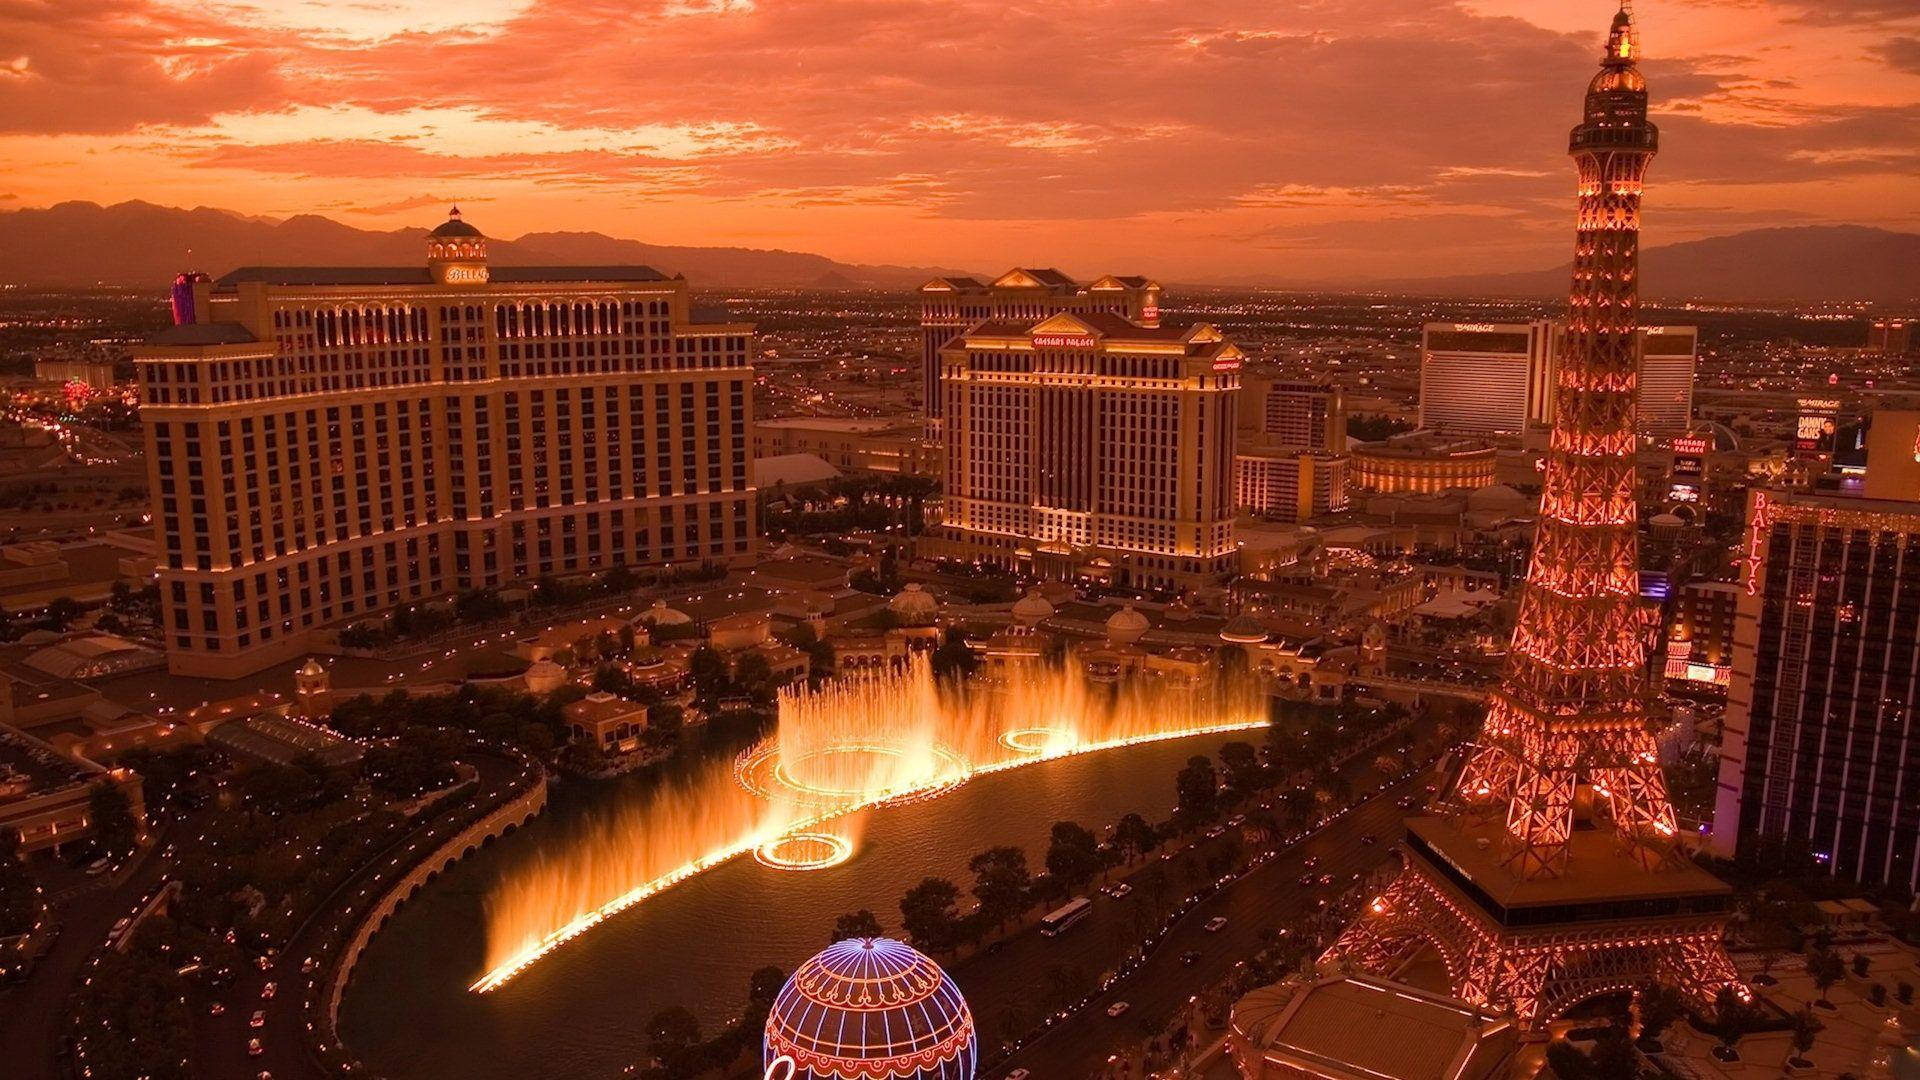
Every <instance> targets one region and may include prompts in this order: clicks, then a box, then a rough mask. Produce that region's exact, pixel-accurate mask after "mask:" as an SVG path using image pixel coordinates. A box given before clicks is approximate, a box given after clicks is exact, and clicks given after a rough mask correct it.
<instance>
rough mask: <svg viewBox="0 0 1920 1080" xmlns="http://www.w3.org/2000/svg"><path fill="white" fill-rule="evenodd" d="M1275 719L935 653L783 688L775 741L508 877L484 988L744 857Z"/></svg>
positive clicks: (1201, 695)
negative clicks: (960, 667) (973, 782)
mask: <svg viewBox="0 0 1920 1080" xmlns="http://www.w3.org/2000/svg"><path fill="white" fill-rule="evenodd" d="M1265 724H1266V716H1265V711H1264V709H1263V707H1262V705H1261V699H1260V695H1259V694H1258V692H1257V691H1256V690H1255V689H1254V688H1253V687H1252V686H1251V684H1241V683H1238V682H1236V683H1233V684H1218V685H1213V686H1209V687H1205V688H1203V689H1201V690H1199V691H1196V690H1195V689H1194V688H1192V687H1190V686H1185V685H1182V686H1178V687H1174V686H1164V685H1161V684H1160V683H1158V682H1156V681H1154V680H1152V679H1141V680H1135V681H1133V682H1130V683H1127V684H1124V685H1121V686H1110V685H1100V684H1091V683H1089V682H1088V681H1087V680H1085V679H1084V678H1082V677H1081V676H1080V674H1079V672H1078V671H1077V670H1070V669H1068V668H1065V667H1059V666H1049V665H1037V666H1035V667H1033V668H1031V669H1027V670H1022V671H1016V672H1014V673H1013V674H1011V675H1009V676H1008V677H1007V678H1005V679H1001V680H995V681H992V682H986V681H982V682H977V683H974V684H971V685H947V684H942V683H941V682H939V681H938V680H936V679H935V678H934V675H933V671H932V668H931V667H930V665H929V664H928V661H927V658H926V657H925V656H924V655H921V656H916V657H915V658H914V659H913V660H912V661H911V662H909V663H908V664H906V665H905V666H902V667H897V668H885V669H880V670H876V671H872V672H861V673H856V674H852V675H849V676H846V677H844V678H840V679H837V680H834V681H831V682H828V683H825V684H823V685H821V686H818V687H811V688H809V687H804V686H802V687H796V688H791V689H787V690H783V691H781V693H780V699H779V720H778V724H777V725H776V727H775V730H774V733H773V735H771V736H770V737H768V738H767V739H766V740H765V741H763V742H761V743H759V744H758V745H756V746H754V747H752V748H751V749H749V750H747V751H746V752H745V753H743V754H741V755H740V756H739V757H738V758H737V759H735V760H734V761H732V762H730V763H725V764H722V765H719V766H716V767H715V768H713V769H712V770H710V771H709V772H708V773H707V774H705V775H702V776H700V777H697V778H696V779H695V780H693V781H692V782H691V783H688V784H685V785H676V786H673V787H671V788H670V789H667V790H662V791H659V792H656V793H654V794H653V795H652V797H650V798H645V799H642V800H638V801H636V802H634V803H631V804H629V805H627V806H624V807H622V808H619V809H617V810H615V811H613V812H611V813H608V814H606V815H603V816H602V817H600V818H597V819H595V820H593V821H592V822H590V823H588V824H587V825H586V826H584V827H583V828H581V829H580V830H578V831H577V832H576V833H575V834H574V835H572V836H570V837H568V838H567V839H565V840H564V841H562V842H560V843H557V844H554V845H552V848H551V850H549V851H547V852H543V853H542V855H541V856H540V857H538V858H536V859H534V860H533V861H532V862H531V863H530V864H529V866H528V868H527V869H526V870H525V871H524V872H521V873H518V874H516V875H515V876H513V877H511V878H509V879H507V880H505V881H503V882H501V883H500V884H499V885H498V886H497V887H496V888H495V890H494V892H493V894H492V895H491V896H490V897H489V898H488V903H487V961H486V962H487V968H488V970H487V972H486V974H484V975H482V976H481V977H480V978H479V979H478V980H476V981H475V982H474V983H473V985H472V987H471V989H473V990H475V991H477V992H486V991H490V990H494V989H497V988H498V987H500V986H502V985H504V984H505V983H506V982H507V981H508V980H510V979H512V978H513V977H514V976H515V975H517V974H519V973H520V972H521V971H523V970H525V969H526V968H527V967H528V966H529V965H531V964H532V963H534V962H535V961H537V960H539V959H540V958H541V957H543V956H545V955H547V954H548V953H550V952H552V951H553V950H554V949H556V948H558V947H559V946H560V945H562V944H564V943H566V942H567V941H570V940H572V939H573V938H575V937H577V936H579V935H580V934H582V933H584V932H586V931H587V930H588V929H590V928H592V927H593V926H595V925H597V924H598V923H600V922H602V921H604V920H606V919H607V918H609V917H611V916H613V915H615V914H617V913H619V912H621V911H624V910H626V909H627V908H630V907H632V906H634V905H635V904H638V903H640V902H642V901H644V900H646V899H647V898H648V897H651V896H654V895H657V894H659V893H660V892H662V891H664V890H666V889H669V888H672V887H673V886H674V885H677V884H679V883H680V882H682V881H685V880H687V879H688V878H691V877H693V876H695V875H697V874H699V873H701V872H703V871H705V870H709V869H711V868H713V867H715V866H719V865H721V864H722V863H725V862H727V861H729V860H732V859H734V858H737V857H739V856H742V855H748V854H751V855H752V856H753V857H754V858H755V859H757V860H758V861H759V862H760V863H761V864H762V865H765V866H767V867H770V868H773V869H776V870H782V871H819V870H824V869H827V868H829V867H832V866H835V865H838V864H839V863H842V862H845V861H846V860H847V859H849V858H852V857H853V855H854V853H855V851H856V849H857V846H858V837H859V831H860V828H859V827H860V823H861V820H862V818H863V816H864V815H865V814H866V813H868V812H870V811H875V810H884V809H885V808H887V807H889V806H897V805H900V804H902V803H905V802H909V801H917V800H921V799H931V798H937V797H939V796H940V795H942V794H945V793H946V792H948V791H951V790H953V789H954V788H955V787H957V786H959V785H960V784H963V783H965V782H967V781H968V780H969V779H971V778H973V777H975V776H980V775H983V774H986V773H991V772H999V771H1002V770H1005V769H1012V768H1017V767H1019V766H1022V765H1030V764H1034V763H1037V762H1042V761H1052V760H1057V759H1059V758H1063V757H1067V756H1071V755H1074V754H1084V753H1091V752H1094V751H1099V750H1108V749H1113V748H1116V747H1121V746H1130V745H1135V744H1139V743H1144V742H1153V741H1158V740H1162V739H1177V738H1182V737H1185V736H1190V735H1205V734H1211V733H1218V732H1229V731H1241V730H1246V729H1250V728H1258V727H1262V726H1264V725H1265Z"/></svg>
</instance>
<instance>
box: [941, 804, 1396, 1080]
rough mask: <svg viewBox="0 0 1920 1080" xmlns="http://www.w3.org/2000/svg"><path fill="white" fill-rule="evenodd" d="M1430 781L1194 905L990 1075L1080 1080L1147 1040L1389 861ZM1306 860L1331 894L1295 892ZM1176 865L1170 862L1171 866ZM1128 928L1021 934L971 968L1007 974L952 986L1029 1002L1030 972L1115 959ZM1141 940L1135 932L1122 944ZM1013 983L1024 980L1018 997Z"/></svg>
mask: <svg viewBox="0 0 1920 1080" xmlns="http://www.w3.org/2000/svg"><path fill="white" fill-rule="evenodd" d="M1431 779H1432V774H1431V772H1430V771H1424V770H1423V771H1421V772H1417V773H1414V774H1411V775H1409V776H1408V777H1406V778H1405V779H1403V780H1402V781H1400V782H1398V783H1396V784H1393V785H1390V786H1389V787H1387V788H1386V789H1385V790H1383V791H1382V792H1381V793H1380V794H1379V795H1376V796H1374V797H1373V798H1371V799H1369V800H1367V801H1366V802H1363V803H1360V804H1359V805H1357V806H1356V807H1355V808H1353V809H1352V810H1350V811H1349V812H1347V813H1346V814H1345V815H1343V816H1341V817H1340V818H1339V819H1337V820H1335V821H1334V822H1332V823H1331V824H1329V825H1327V826H1326V827H1325V828H1323V829H1321V830H1319V831H1318V832H1316V833H1314V834H1313V835H1311V836H1309V837H1308V838H1307V839H1305V840H1302V841H1301V842H1299V843H1297V844H1295V845H1293V846H1292V847H1290V848H1288V849H1286V850H1285V851H1284V852H1283V853H1282V854H1281V855H1280V857H1278V858H1276V859H1274V860H1273V861H1272V862H1269V863H1267V864H1266V865H1265V866H1262V867H1260V868H1259V869H1257V870H1255V871H1254V872H1253V873H1251V874H1249V875H1248V876H1247V877H1246V878H1244V879H1242V880H1241V881H1239V882H1237V883H1235V884H1234V885H1232V886H1231V887H1229V888H1227V889H1225V890H1222V891H1221V892H1220V893H1219V894H1217V895H1215V896H1213V897H1211V898H1209V899H1208V900H1206V901H1205V902H1203V903H1201V904H1200V905H1198V906H1197V907H1195V908H1194V909H1193V910H1192V911H1191V912H1189V913H1188V914H1187V916H1186V917H1185V918H1183V919H1182V920H1181V922H1180V923H1179V925H1178V926H1177V927H1176V928H1175V929H1174V931H1173V933H1171V934H1170V935H1168V937H1167V938H1166V940H1165V941H1163V942H1162V943H1161V945H1160V948H1159V949H1158V950H1156V951H1155V953H1154V954H1153V956H1152V957H1151V958H1150V959H1149V960H1148V961H1147V963H1146V966H1144V967H1143V968H1141V969H1140V970H1139V971H1137V972H1135V973H1134V974H1133V975H1131V976H1130V977H1128V978H1127V979H1125V980H1123V981H1122V982H1121V983H1120V984H1119V985H1118V986H1116V987H1115V988H1114V989H1113V990H1112V991H1110V992H1109V993H1108V994H1107V995H1105V996H1104V997H1102V998H1100V999H1099V1000H1098V1001H1097V1002H1096V1003H1095V1004H1094V1005H1093V1006H1092V1007H1090V1008H1088V1009H1086V1010H1084V1011H1082V1012H1080V1013H1078V1014H1076V1015H1074V1016H1073V1017H1071V1018H1069V1019H1067V1020H1066V1021H1064V1022H1062V1023H1061V1024H1059V1025H1058V1026H1056V1027H1055V1028H1054V1029H1053V1030H1051V1031H1049V1032H1048V1033H1047V1034H1046V1035H1045V1036H1044V1037H1042V1038H1041V1039H1040V1040H1038V1041H1037V1042H1035V1043H1034V1044H1032V1045H1031V1046H1029V1047H1028V1048H1027V1049H1025V1050H1023V1051H1021V1052H1020V1053H1019V1054H1017V1055H1015V1056H1014V1058H1013V1059H1012V1060H1011V1061H1009V1062H1007V1063H1006V1064H1005V1065H1004V1066H1003V1067H1002V1068H1000V1069H998V1070H996V1071H995V1072H994V1073H993V1074H991V1075H993V1076H1002V1075H1005V1073H1006V1072H1007V1071H1008V1070H1010V1069H1014V1068H1026V1069H1029V1070H1031V1071H1032V1074H1033V1076H1035V1077H1046V1078H1048V1080H1081V1078H1083V1077H1087V1076H1089V1075H1091V1074H1092V1073H1093V1071H1094V1070H1095V1068H1096V1067H1098V1066H1099V1065H1101V1064H1102V1063H1104V1062H1105V1061H1106V1060H1107V1058H1108V1056H1109V1055H1111V1054H1113V1053H1115V1052H1117V1051H1119V1050H1120V1049H1122V1048H1125V1047H1130V1046H1133V1045H1135V1044H1138V1043H1139V1042H1141V1041H1142V1040H1143V1039H1144V1038H1146V1037H1147V1034H1148V1033H1149V1032H1157V1031H1159V1030H1161V1029H1162V1028H1164V1027H1165V1026H1166V1025H1167V1024H1168V1023H1170V1022H1171V1021H1172V1020H1173V1019H1174V1018H1175V1017H1176V1016H1177V1015H1178V1014H1179V1013H1181V1012H1182V1011H1183V1010H1185V1009H1186V1007H1187V1005H1188V1002H1189V1001H1190V1000H1191V999H1192V997H1193V996H1194V995H1195V994H1197V993H1199V992H1200V991H1202V990H1204V989H1206V988H1207V987H1210V986H1213V985H1215V984H1216V983H1219V982H1220V981H1222V980H1223V979H1225V978H1226V977H1227V976H1228V975H1229V974H1230V973H1231V971H1232V969H1233V967H1234V965H1235V964H1237V963H1239V962H1240V961H1242V960H1244V959H1246V958H1248V957H1251V956H1252V955H1254V954H1255V953H1257V952H1259V951H1260V950H1261V949H1262V948H1264V947H1265V942H1264V941H1263V940H1262V934H1263V932H1265V931H1267V930H1270V929H1277V928H1282V927H1300V926H1303V925H1305V924H1306V923H1307V922H1308V921H1309V919H1310V918H1311V917H1312V916H1313V915H1314V914H1315V913H1316V911H1317V906H1316V901H1318V900H1320V899H1323V898H1324V899H1326V900H1328V901H1331V900H1333V898H1335V897H1336V896H1338V895H1339V894H1340V893H1341V892H1344V891H1345V890H1346V889H1348V888H1349V887H1351V886H1352V885H1353V884H1354V883H1355V881H1356V880H1358V878H1356V875H1358V876H1359V878H1364V877H1366V876H1367V875H1369V874H1371V873H1372V872H1373V871H1375V870H1376V869H1378V868H1380V867H1381V866H1382V864H1384V863H1385V862H1387V860H1388V857H1389V852H1390V851H1391V849H1392V847H1393V846H1394V844H1395V843H1396V842H1397V841H1399V839H1400V838H1401V836H1402V835H1403V834H1404V829H1403V827H1402V825H1401V822H1402V821H1403V819H1404V818H1405V817H1406V815H1407V811H1406V810H1403V809H1401V807H1400V806H1399V805H1397V803H1396V801H1395V800H1396V799H1398V798H1399V797H1400V796H1401V795H1404V794H1406V793H1408V792H1409V791H1412V792H1419V791H1421V789H1422V788H1421V786H1422V785H1424V784H1426V783H1428V782H1430V781H1431ZM1369 834H1371V835H1373V836H1376V837H1377V838H1378V840H1377V842H1376V843H1373V844H1365V843H1363V842H1362V841H1361V837H1363V836H1365V835H1369ZM1308 858H1316V859H1318V860H1319V862H1318V864H1317V865H1316V866H1315V868H1314V873H1315V874H1316V875H1318V874H1331V875H1333V877H1334V883H1333V884H1332V885H1331V886H1328V887H1321V886H1318V885H1315V886H1313V887H1310V888H1302V887H1301V886H1300V885H1299V878H1300V876H1301V875H1302V874H1304V873H1306V866H1305V864H1306V860H1307V859H1308ZM1177 864H1178V860H1175V863H1174V864H1172V865H1177ZM1176 878H1177V879H1178V875H1176ZM1140 901H1141V893H1140V891H1139V890H1135V892H1134V893H1133V895H1131V896H1129V897H1127V898H1125V899H1122V900H1113V899H1109V898H1107V897H1104V896H1098V897H1096V903H1097V904H1098V905H1100V906H1101V907H1105V908H1109V909H1119V908H1123V907H1125V906H1126V905H1131V904H1136V903H1139V902H1140ZM1215 916H1225V917H1226V919H1227V925H1226V927H1225V928H1223V929H1222V930H1221V931H1219V932H1218V933H1208V932H1207V931H1206V929H1205V924H1206V923H1207V921H1208V920H1210V919H1212V918H1213V917H1215ZM1131 921H1132V920H1119V921H1116V920H1112V919H1109V920H1107V922H1106V925H1105V926H1102V925H1100V924H1098V923H1096V922H1095V921H1094V920H1085V921H1083V922H1082V923H1081V924H1080V925H1079V926H1076V927H1074V928H1073V929H1072V930H1070V931H1068V932H1067V933H1066V934H1063V935H1061V936H1060V937H1058V938H1044V937H1041V936H1040V935H1039V934H1038V933H1037V932H1028V933H1023V934H1021V935H1019V936H1018V937H1017V938H1015V939H1014V940H1012V941H1009V942H1008V943H1007V946H1006V948H1005V950H1004V951H1003V953H1002V956H1001V957H999V958H996V959H1003V960H1005V961H1007V962H1006V963H994V962H993V961H988V962H987V963H986V964H984V965H978V966H983V967H992V968H996V969H1005V970H1003V971H999V972H996V973H992V974H989V973H986V972H982V973H981V974H980V975H977V976H976V975H975V974H974V973H973V972H971V971H967V970H965V969H964V968H963V970H962V971H961V972H959V973H957V978H958V979H959V982H960V984H961V987H962V989H963V991H964V992H966V993H967V995H968V997H969V999H971V1000H976V1001H1010V1000H1017V999H1018V998H1019V997H1020V996H1022V995H1023V994H1024V995H1025V996H1028V997H1031V996H1032V995H1034V994H1038V993H1040V992H1041V991H1042V987H1043V986H1044V982H1040V983H1036V981H1035V980H1034V972H1035V971H1036V970H1044V969H1045V968H1046V967H1048V966H1052V965H1058V964H1067V965H1072V964H1083V965H1084V964H1087V963H1089V962H1093V963H1099V962H1100V960H1099V959H1098V958H1099V957H1102V956H1111V955H1112V954H1113V951H1114V945H1113V943H1114V940H1115V939H1114V937H1113V935H1112V929H1111V928H1112V927H1115V926H1120V927H1124V926H1126V925H1127V924H1128V923H1129V922H1131ZM1296 932H1298V931H1296ZM1076 935H1079V936H1078V937H1076ZM1139 936H1140V935H1139V934H1138V933H1135V934H1133V935H1131V937H1130V938H1127V939H1124V940H1132V939H1136V938H1138V937H1139ZM1189 950H1191V951H1195V952H1198V953H1199V954H1200V959H1199V960H1198V961H1197V962H1195V963H1194V964H1192V965H1190V966H1189V965H1187V964H1183V963H1182V962H1181V959H1180V958H1181V955H1182V954H1183V953H1186V952H1188V951H1189ZM1041 953H1046V954H1047V956H1048V958H1046V959H1039V958H1038V954H1041ZM996 975H997V976H998V977H996ZM970 976H971V977H970ZM1020 980H1024V981H1025V984H1026V989H1025V990H1023V989H1022V987H1021V984H1020ZM1114 1001H1126V1002H1128V1003H1129V1005H1130V1008H1129V1009H1128V1010H1127V1012H1126V1015H1124V1016H1122V1017H1119V1018H1117V1019H1116V1018H1112V1017H1109V1016H1107V1015H1106V1008H1107V1006H1108V1005H1109V1004H1111V1003H1112V1002H1114ZM1000 1019H1001V1018H1000V1017H998V1016H994V1015H986V1016H980V1017H978V1018H977V1021H978V1023H979V1024H980V1026H981V1029H982V1031H983V1033H990V1034H991V1036H992V1038H990V1039H989V1038H983V1040H982V1041H983V1043H986V1042H995V1043H997V1042H998V1041H999V1035H1000V1031H999V1029H998V1027H997V1026H996V1025H998V1024H999V1022H1000ZM983 1075H986V1074H983Z"/></svg>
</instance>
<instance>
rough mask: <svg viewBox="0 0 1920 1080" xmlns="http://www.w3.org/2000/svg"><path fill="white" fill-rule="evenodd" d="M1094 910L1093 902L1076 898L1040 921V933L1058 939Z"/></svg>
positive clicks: (1081, 897) (1084, 898) (1079, 897)
mask: <svg viewBox="0 0 1920 1080" xmlns="http://www.w3.org/2000/svg"><path fill="white" fill-rule="evenodd" d="M1092 910H1093V901H1091V900H1088V899H1087V898H1086V897H1084V896H1076V897H1074V898H1073V899H1071V900H1069V901H1067V902H1066V903H1064V904H1062V905H1060V907H1059V908H1057V909H1055V910H1054V911H1052V912H1050V913H1049V914H1048V915H1047V917H1046V918H1044V919H1041V920H1040V932H1041V933H1042V934H1045V935H1046V936H1048V937H1057V936H1059V935H1061V934H1064V933H1066V932H1067V927H1069V926H1072V925H1073V924H1074V923H1077V922H1079V921H1080V920H1081V919H1084V918H1086V917H1087V914H1088V913H1089V912H1091V911H1092Z"/></svg>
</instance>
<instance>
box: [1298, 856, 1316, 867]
mask: <svg viewBox="0 0 1920 1080" xmlns="http://www.w3.org/2000/svg"><path fill="white" fill-rule="evenodd" d="M1300 865H1301V866H1304V867H1306V868H1307V869H1309V870H1311V869H1313V868H1314V867H1316V866H1319V865H1320V856H1318V855H1309V856H1307V861H1306V862H1303V863H1301V864H1300Z"/></svg>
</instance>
